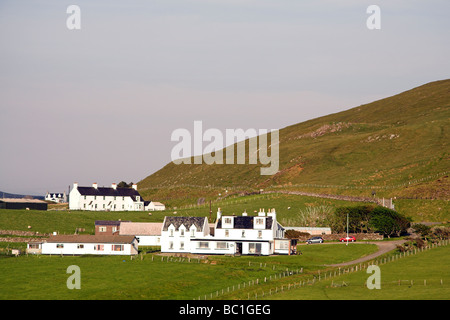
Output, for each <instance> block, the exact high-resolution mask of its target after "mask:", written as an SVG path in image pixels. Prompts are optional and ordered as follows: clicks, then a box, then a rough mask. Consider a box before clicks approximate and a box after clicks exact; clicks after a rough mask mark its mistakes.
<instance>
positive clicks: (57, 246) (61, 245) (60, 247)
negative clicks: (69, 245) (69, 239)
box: [56, 243, 64, 249]
mask: <svg viewBox="0 0 450 320" xmlns="http://www.w3.org/2000/svg"><path fill="white" fill-rule="evenodd" d="M56 248H58V249H63V248H64V244H63V243H57V244H56Z"/></svg>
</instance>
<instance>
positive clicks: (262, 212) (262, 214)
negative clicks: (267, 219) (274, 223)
mask: <svg viewBox="0 0 450 320" xmlns="http://www.w3.org/2000/svg"><path fill="white" fill-rule="evenodd" d="M265 215H266V213H265V212H264V209H262V211H261V209H259V212H258V216H259V217H264V216H265Z"/></svg>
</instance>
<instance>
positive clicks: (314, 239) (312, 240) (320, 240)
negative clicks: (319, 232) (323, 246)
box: [306, 237, 323, 244]
mask: <svg viewBox="0 0 450 320" xmlns="http://www.w3.org/2000/svg"><path fill="white" fill-rule="evenodd" d="M306 243H307V244H311V243H323V238H322V237H311V238H309V239H308V240H306Z"/></svg>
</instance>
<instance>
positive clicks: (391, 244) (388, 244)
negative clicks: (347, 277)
mask: <svg viewBox="0 0 450 320" xmlns="http://www.w3.org/2000/svg"><path fill="white" fill-rule="evenodd" d="M405 242H406V240H394V241H380V242H371V243H374V244H376V245H377V246H378V251H377V252H375V253H372V254H369V255H367V256H364V257H362V258H359V259H356V260H353V261H347V262H343V263H338V264H330V265H327V266H330V267H342V266H348V265H352V264H357V263H361V262H365V261H368V260H371V259H373V258H376V257H378V256H381V255H382V254H385V253H386V252H389V251H391V250H394V249H395V248H397V245H399V244H402V243H405ZM355 244H361V243H350V244H349V245H355Z"/></svg>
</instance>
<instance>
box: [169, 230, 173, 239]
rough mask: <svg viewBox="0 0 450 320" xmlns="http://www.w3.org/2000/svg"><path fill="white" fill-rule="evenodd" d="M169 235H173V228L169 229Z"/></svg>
mask: <svg viewBox="0 0 450 320" xmlns="http://www.w3.org/2000/svg"><path fill="white" fill-rule="evenodd" d="M169 237H173V229H169Z"/></svg>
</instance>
